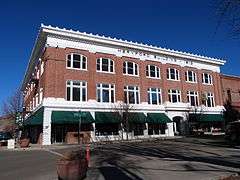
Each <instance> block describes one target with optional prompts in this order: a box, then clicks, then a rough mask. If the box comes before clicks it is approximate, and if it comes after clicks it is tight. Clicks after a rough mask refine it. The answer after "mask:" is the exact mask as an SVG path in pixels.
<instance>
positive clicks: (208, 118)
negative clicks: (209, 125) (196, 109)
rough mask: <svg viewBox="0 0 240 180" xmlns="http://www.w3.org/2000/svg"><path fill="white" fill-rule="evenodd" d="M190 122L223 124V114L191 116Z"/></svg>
mask: <svg viewBox="0 0 240 180" xmlns="http://www.w3.org/2000/svg"><path fill="white" fill-rule="evenodd" d="M189 119H190V121H199V122H223V121H224V118H223V115H222V114H189Z"/></svg>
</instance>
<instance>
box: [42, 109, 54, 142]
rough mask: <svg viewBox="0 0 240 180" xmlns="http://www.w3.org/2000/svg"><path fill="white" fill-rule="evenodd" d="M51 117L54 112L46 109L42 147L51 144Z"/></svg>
mask: <svg viewBox="0 0 240 180" xmlns="http://www.w3.org/2000/svg"><path fill="white" fill-rule="evenodd" d="M51 115H52V110H50V109H48V108H44V112H43V139H42V145H50V144H51Z"/></svg>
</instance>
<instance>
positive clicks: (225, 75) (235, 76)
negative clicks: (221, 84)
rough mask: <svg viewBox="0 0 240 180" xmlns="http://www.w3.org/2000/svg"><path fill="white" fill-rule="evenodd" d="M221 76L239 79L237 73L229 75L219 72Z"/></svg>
mask: <svg viewBox="0 0 240 180" xmlns="http://www.w3.org/2000/svg"><path fill="white" fill-rule="evenodd" d="M220 75H221V76H222V77H227V78H232V79H239V80H240V76H238V75H230V74H220Z"/></svg>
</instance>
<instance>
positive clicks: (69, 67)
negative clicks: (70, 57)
mask: <svg viewBox="0 0 240 180" xmlns="http://www.w3.org/2000/svg"><path fill="white" fill-rule="evenodd" d="M66 69H69V70H77V71H88V70H87V69H79V68H70V67H66Z"/></svg>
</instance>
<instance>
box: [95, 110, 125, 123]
mask: <svg viewBox="0 0 240 180" xmlns="http://www.w3.org/2000/svg"><path fill="white" fill-rule="evenodd" d="M120 121H121V119H120V115H119V114H118V113H117V112H95V122H96V123H97V124H103V123H120Z"/></svg>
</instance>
